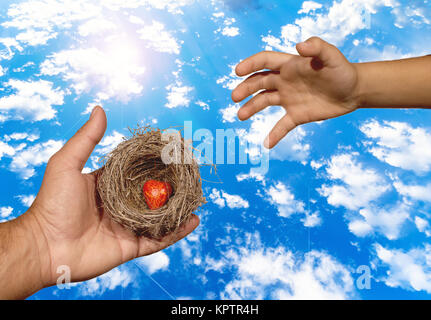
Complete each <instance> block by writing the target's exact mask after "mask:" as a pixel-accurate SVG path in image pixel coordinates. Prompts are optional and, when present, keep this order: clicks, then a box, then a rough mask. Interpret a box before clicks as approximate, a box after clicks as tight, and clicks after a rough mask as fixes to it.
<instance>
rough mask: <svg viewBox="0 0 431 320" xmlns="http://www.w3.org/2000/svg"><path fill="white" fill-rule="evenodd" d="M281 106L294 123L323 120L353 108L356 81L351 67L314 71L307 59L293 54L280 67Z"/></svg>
mask: <svg viewBox="0 0 431 320" xmlns="http://www.w3.org/2000/svg"><path fill="white" fill-rule="evenodd" d="M280 78H281V81H280V82H279V84H278V89H277V90H278V92H279V94H280V105H281V106H283V107H284V108H285V109H286V112H287V114H288V115H290V116H291V118H292V119H293V121H294V122H295V124H296V125H300V124H303V123H308V122H312V121H320V120H326V119H329V118H334V117H337V116H341V115H344V114H346V113H349V112H351V111H353V110H354V108H355V105H354V103H352V92H353V91H354V88H355V86H356V84H357V79H356V74H355V70H354V68H353V67H351V66H350V65H348V64H346V65H344V64H341V65H340V66H336V67H326V68H324V69H322V70H314V69H313V68H312V67H311V63H310V59H308V58H303V57H300V56H295V57H293V58H292V59H291V60H289V62H287V63H285V64H284V65H283V66H282V67H281V70H280Z"/></svg>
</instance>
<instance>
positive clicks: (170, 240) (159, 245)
mask: <svg viewBox="0 0 431 320" xmlns="http://www.w3.org/2000/svg"><path fill="white" fill-rule="evenodd" d="M199 222H200V221H199V217H198V216H197V215H195V214H193V215H192V217H191V218H190V220H189V221H188V222H187V223H185V224H184V225H183V226H182V227H181V228H180V229H179V230H178V231H176V232H174V233H173V234H170V235H168V236H166V237H164V238H163V239H161V240H158V241H157V240H150V239H148V238H141V239H140V240H139V241H140V242H141V243H140V246H139V248H140V250H139V256H146V255H149V254H152V253H155V252H158V251H160V250H163V249H165V248H167V247H169V246H170V245H172V244H174V243H176V242H177V241H179V240H181V239H183V238H184V237H186V236H187V235H189V234H190V233H191V232H192V231H193V230H195V229H196V228H197V227H198V225H199Z"/></svg>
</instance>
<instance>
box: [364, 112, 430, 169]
mask: <svg viewBox="0 0 431 320" xmlns="http://www.w3.org/2000/svg"><path fill="white" fill-rule="evenodd" d="M360 129H361V131H362V132H363V133H364V134H365V135H366V136H367V137H368V138H369V140H368V141H367V142H366V145H367V146H368V151H369V152H370V153H371V154H372V155H374V156H375V157H376V158H377V159H379V160H380V161H384V162H386V163H388V164H390V165H391V166H394V167H398V168H402V169H405V170H412V171H414V172H415V173H416V174H424V173H426V172H429V171H430V170H431V132H429V130H427V129H425V128H420V127H418V128H413V127H412V126H410V124H408V123H405V122H395V121H385V122H383V123H382V124H381V123H379V122H378V121H375V120H373V121H370V122H367V123H365V124H364V125H362V126H361V128H360Z"/></svg>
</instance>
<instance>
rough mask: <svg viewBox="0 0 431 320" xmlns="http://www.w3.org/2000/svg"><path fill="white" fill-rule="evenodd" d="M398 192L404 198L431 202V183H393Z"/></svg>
mask: <svg viewBox="0 0 431 320" xmlns="http://www.w3.org/2000/svg"><path fill="white" fill-rule="evenodd" d="M393 185H394V187H395V189H396V190H397V192H398V193H399V194H400V195H402V196H404V197H409V198H411V199H413V200H419V201H426V202H431V183H428V184H427V185H423V186H422V185H405V184H404V183H402V182H401V181H398V180H397V181H395V182H394V183H393Z"/></svg>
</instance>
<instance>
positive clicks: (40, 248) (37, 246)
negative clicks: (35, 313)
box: [17, 208, 53, 289]
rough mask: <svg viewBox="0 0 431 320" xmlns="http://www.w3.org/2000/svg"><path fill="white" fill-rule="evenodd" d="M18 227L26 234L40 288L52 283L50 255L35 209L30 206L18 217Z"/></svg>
mask: <svg viewBox="0 0 431 320" xmlns="http://www.w3.org/2000/svg"><path fill="white" fill-rule="evenodd" d="M17 220H19V221H18V222H19V224H20V227H21V228H22V230H23V232H24V233H25V234H26V241H28V242H29V243H28V246H30V247H31V249H32V257H33V259H34V261H35V268H36V269H35V273H36V271H38V272H37V275H38V279H39V280H40V281H39V283H40V286H41V288H40V289H42V288H45V287H49V286H51V285H53V283H52V274H51V255H50V247H49V243H48V240H47V238H46V236H45V233H44V231H43V228H42V224H41V221H40V218H39V217H38V215H37V213H36V211H35V209H32V208H30V209H29V210H28V211H27V212H26V213H25V214H24V215H22V216H21V217H19V218H18V219H17ZM35 276H36V274H35Z"/></svg>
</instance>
